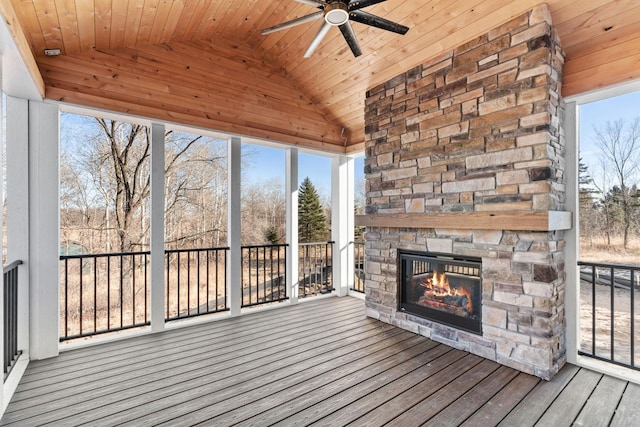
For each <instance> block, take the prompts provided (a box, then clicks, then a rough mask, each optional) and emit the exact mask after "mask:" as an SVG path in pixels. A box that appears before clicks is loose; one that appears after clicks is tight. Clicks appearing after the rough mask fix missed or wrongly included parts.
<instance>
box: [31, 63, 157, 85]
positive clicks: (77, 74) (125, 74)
mask: <svg viewBox="0 0 640 427" xmlns="http://www.w3.org/2000/svg"><path fill="white" fill-rule="evenodd" d="M38 64H39V66H40V69H41V70H42V74H43V76H45V77H48V76H52V75H55V76H57V79H58V80H62V76H63V75H64V74H65V72H66V73H67V74H68V75H69V76H70V78H69V82H73V81H74V80H73V79H79V81H82V80H84V79H85V78H87V77H88V78H89V80H90V79H91V78H95V79H96V81H98V79H111V80H112V81H114V82H120V81H121V82H123V83H128V84H131V85H137V87H139V88H140V90H156V91H158V92H160V93H169V84H167V83H166V82H163V81H162V80H160V79H155V78H154V79H152V78H143V77H142V76H141V75H140V74H139V73H135V72H129V71H125V70H122V69H120V68H117V69H115V68H109V69H102V67H101V68H100V69H97V67H95V66H92V64H90V63H88V62H87V61H83V60H78V59H75V58H73V59H72V58H67V61H65V62H64V63H60V62H57V61H49V60H48V58H41V59H40V60H39V61H38ZM86 86H90V85H86Z"/></svg>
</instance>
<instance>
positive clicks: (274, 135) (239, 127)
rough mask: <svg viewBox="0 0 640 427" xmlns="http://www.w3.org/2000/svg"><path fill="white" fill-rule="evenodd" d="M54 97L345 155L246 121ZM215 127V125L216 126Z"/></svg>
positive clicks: (338, 148) (58, 92) (59, 93)
mask: <svg viewBox="0 0 640 427" xmlns="http://www.w3.org/2000/svg"><path fill="white" fill-rule="evenodd" d="M50 92H51V95H52V96H51V98H50V99H56V100H58V101H60V102H66V103H69V104H74V105H88V106H92V107H94V108H99V109H102V110H105V111H116V112H120V113H124V114H131V115H134V116H139V117H143V118H149V119H154V118H155V119H159V120H163V121H166V122H169V123H177V124H184V125H187V126H194V127H196V128H202V129H208V130H212V131H219V132H226V133H231V134H237V135H244V136H249V137H255V138H262V139H266V140H271V141H274V142H280V143H285V144H289V145H292V146H302V147H307V148H312V149H317V150H324V151H328V152H334V153H344V152H345V149H344V147H343V146H342V145H341V144H332V143H330V142H325V141H320V140H318V139H317V138H314V137H311V138H308V137H305V136H302V135H287V134H282V133H280V132H277V131H272V130H266V129H258V128H252V127H250V125H251V123H248V122H243V123H242V124H233V123H224V122H213V121H212V120H211V119H208V118H206V117H194V116H191V115H185V114H181V113H175V112H170V111H167V110H165V109H161V108H153V107H144V108H141V107H140V106H138V105H135V104H129V103H124V102H122V103H118V104H117V105H116V108H114V104H113V102H111V101H110V100H107V101H109V102H105V98H103V97H100V96H93V95H88V94H83V93H80V92H74V91H69V90H65V89H58V88H55V87H54V88H50ZM214 124H215V126H214V127H212V125H214Z"/></svg>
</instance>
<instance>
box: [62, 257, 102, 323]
mask: <svg viewBox="0 0 640 427" xmlns="http://www.w3.org/2000/svg"><path fill="white" fill-rule="evenodd" d="M66 261H67V260H66V259H65V262H66ZM97 330H98V258H97V257H95V258H93V333H94V334H95V333H96V331H97Z"/></svg>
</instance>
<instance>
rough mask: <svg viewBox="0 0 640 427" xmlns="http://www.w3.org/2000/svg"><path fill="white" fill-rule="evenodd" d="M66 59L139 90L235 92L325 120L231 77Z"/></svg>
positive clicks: (310, 109)
mask: <svg viewBox="0 0 640 427" xmlns="http://www.w3.org/2000/svg"><path fill="white" fill-rule="evenodd" d="M65 59H68V61H67V63H66V64H65V65H61V67H65V66H66V67H67V68H68V69H69V70H74V71H78V72H83V71H84V72H85V74H90V75H93V76H99V77H103V78H110V77H113V76H114V75H115V76H117V77H114V78H117V79H120V80H123V81H132V82H133V83H134V84H138V85H140V87H144V88H149V89H153V88H154V85H155V84H156V83H159V82H166V87H167V88H171V87H172V85H178V84H181V85H183V86H184V87H187V88H198V90H199V91H200V92H201V93H202V94H204V96H203V95H200V98H204V97H206V95H207V93H209V92H213V93H216V94H222V95H224V96H225V97H226V98H229V99H233V98H234V97H235V98H238V93H240V94H242V95H241V97H243V96H244V97H245V98H247V97H248V98H252V99H253V100H254V103H255V104H256V105H264V106H270V108H274V107H275V108H281V109H282V110H283V111H287V110H289V111H306V112H307V113H306V114H305V116H306V117H308V119H309V120H312V121H313V122H318V123H322V122H324V121H325V117H324V115H322V114H321V113H318V112H317V109H316V108H314V107H313V106H312V105H311V104H309V103H303V102H298V98H297V97H290V96H289V97H286V96H284V95H282V96H275V95H270V94H268V92H266V91H265V90H264V89H260V88H259V87H258V88H256V90H249V91H247V90H246V89H247V85H246V84H240V83H238V82H237V81H234V79H232V78H226V79H224V80H222V81H220V82H218V81H216V80H214V79H212V78H211V76H210V75H208V74H207V73H202V74H201V75H200V76H199V77H200V78H199V79H198V78H194V77H193V76H187V75H182V74H180V73H176V71H175V68H173V67H167V69H166V70H165V71H163V72H160V69H161V68H162V67H160V66H159V63H158V62H157V61H156V60H150V61H149V64H148V65H145V64H144V59H143V58H141V57H139V58H137V62H136V65H137V66H136V67H133V66H128V67H127V66H126V65H125V66H122V65H120V66H119V67H118V68H117V69H114V68H113V67H109V68H106V67H105V66H104V65H103V64H96V62H95V61H93V62H92V63H90V64H89V63H88V62H87V61H86V60H83V59H75V58H65ZM123 59H125V60H126V59H128V58H127V57H125V58H123ZM106 62H108V61H106ZM41 64H42V67H43V68H51V67H54V66H56V65H57V64H58V63H57V62H56V61H55V60H53V59H51V60H47V59H46V58H44V59H43V61H41ZM44 64H46V65H44ZM87 64H89V65H87ZM105 65H106V64H105ZM63 69H64V68H61V70H63ZM140 76H145V77H146V76H153V77H150V78H148V80H149V81H150V83H149V84H145V83H146V80H141V77H140ZM74 78H76V77H74ZM77 78H80V77H77ZM159 91H164V92H167V93H171V92H173V91H175V89H167V90H164V89H163V88H162V87H161V88H159ZM289 95H290V93H289ZM291 100H293V101H294V102H293V103H292V102H291ZM267 101H268V102H267Z"/></svg>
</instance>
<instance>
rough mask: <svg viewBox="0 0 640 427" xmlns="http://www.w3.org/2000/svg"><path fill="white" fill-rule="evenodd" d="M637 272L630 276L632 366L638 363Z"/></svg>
mask: <svg viewBox="0 0 640 427" xmlns="http://www.w3.org/2000/svg"><path fill="white" fill-rule="evenodd" d="M635 272H636V271H635V270H631V274H630V275H629V285H630V286H629V291H630V292H629V295H630V296H631V301H630V311H631V325H630V326H631V331H630V332H631V357H630V360H629V361H630V362H631V366H636V362H635V349H636V332H635V330H636V315H635V300H636V298H635V294H636V287H635V285H634V282H635Z"/></svg>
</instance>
